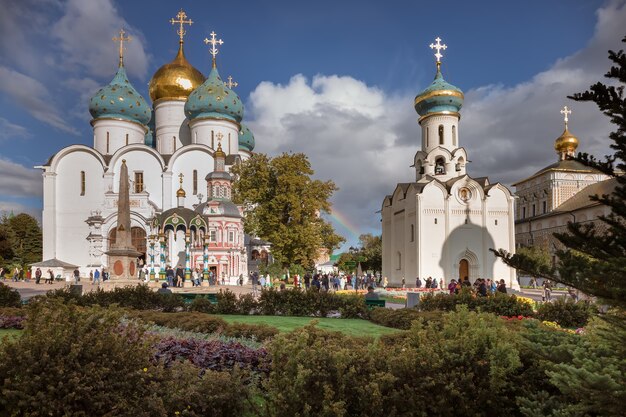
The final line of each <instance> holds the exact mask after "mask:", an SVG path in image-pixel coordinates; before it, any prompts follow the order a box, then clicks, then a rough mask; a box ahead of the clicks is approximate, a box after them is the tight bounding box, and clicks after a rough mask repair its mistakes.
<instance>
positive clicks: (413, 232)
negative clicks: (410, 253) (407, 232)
mask: <svg viewBox="0 0 626 417" xmlns="http://www.w3.org/2000/svg"><path fill="white" fill-rule="evenodd" d="M414 241H415V225H414V224H412V225H411V242H414Z"/></svg>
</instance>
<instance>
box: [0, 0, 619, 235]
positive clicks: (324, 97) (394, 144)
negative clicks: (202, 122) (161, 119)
mask: <svg viewBox="0 0 626 417" xmlns="http://www.w3.org/2000/svg"><path fill="white" fill-rule="evenodd" d="M180 8H182V9H184V10H185V12H186V13H187V15H188V16H189V17H190V18H191V19H192V20H193V21H194V24H193V25H192V26H191V27H188V28H187V35H186V38H185V39H186V40H185V53H186V56H187V59H188V60H189V61H190V62H191V64H192V65H194V66H195V67H196V68H198V69H199V70H200V71H202V72H203V73H204V74H205V75H206V74H208V72H209V71H210V55H209V54H208V48H207V47H206V45H205V44H204V43H203V42H202V40H203V39H204V38H205V37H207V36H209V33H210V32H211V31H215V32H216V33H217V35H218V37H219V38H221V39H223V41H224V44H223V45H222V47H221V49H220V52H219V55H218V68H219V70H220V74H221V75H222V77H227V76H228V75H232V76H233V78H234V80H235V81H237V82H238V83H239V86H238V87H237V88H236V89H235V91H236V92H237V93H238V94H239V96H240V97H241V99H242V100H243V102H244V103H245V115H244V122H245V123H247V125H248V126H249V127H250V129H251V130H252V132H253V134H254V136H255V138H256V148H255V151H258V152H264V153H268V154H269V155H278V154H280V153H281V152H304V153H306V154H307V155H308V157H309V159H310V161H311V163H312V167H313V169H314V170H315V177H316V178H318V179H322V180H327V179H331V180H333V181H334V182H335V183H336V184H337V186H338V187H339V191H337V192H336V193H335V195H334V196H333V198H332V203H333V215H332V216H331V217H330V218H329V219H330V220H331V221H332V222H333V224H334V225H335V227H336V230H337V232H339V233H340V234H341V235H343V236H344V237H345V238H346V239H347V242H346V244H345V245H344V246H345V247H347V246H349V245H354V244H355V243H356V241H357V239H358V235H359V234H361V233H374V234H380V233H381V226H380V215H379V214H377V213H376V212H377V211H378V210H379V209H380V207H381V204H382V200H383V198H384V196H385V195H387V194H391V193H392V192H393V190H394V188H395V185H396V183H398V182H410V181H414V179H415V174H414V171H413V170H412V168H410V165H411V164H412V161H413V156H414V154H415V152H417V151H418V150H419V148H420V144H421V137H420V128H419V125H418V123H417V119H418V115H417V114H416V113H415V110H414V109H413V106H412V105H413V99H414V97H415V96H416V95H417V94H419V93H420V92H421V91H422V90H423V89H424V88H426V87H427V86H428V85H429V84H430V82H431V81H432V79H433V77H434V74H435V64H434V56H433V51H431V50H430V48H429V47H428V45H429V44H430V43H432V42H433V41H434V39H435V38H436V37H440V38H441V39H442V42H443V43H445V44H446V45H447V46H448V48H447V49H446V50H445V51H443V54H444V57H443V58H442V61H443V66H442V70H443V75H444V77H445V78H446V80H447V81H448V82H450V83H452V84H454V85H456V86H457V87H459V88H461V89H462V90H463V91H464V93H465V103H464V106H463V108H462V110H461V116H462V118H461V122H460V125H459V132H458V135H459V144H460V145H461V146H463V147H465V148H466V150H467V152H468V155H469V159H470V161H471V163H470V164H468V173H469V174H470V175H471V176H474V177H481V176H489V178H490V181H491V182H492V183H494V182H501V183H503V184H506V185H510V184H512V183H513V182H515V181H516V180H519V179H523V178H525V177H526V176H528V175H531V174H532V173H534V172H535V171H537V170H539V169H541V168H542V167H545V166H547V165H549V164H551V163H552V162H555V161H556V154H555V153H554V150H553V145H554V140H555V139H556V138H557V137H558V136H559V135H560V134H561V132H562V131H563V119H562V115H561V114H560V113H559V111H560V109H561V108H562V107H563V106H564V105H567V106H568V107H570V108H571V109H572V111H573V113H572V114H571V115H570V130H571V131H572V133H574V134H575V135H576V136H577V137H578V138H579V140H580V146H579V150H581V151H585V152H589V153H592V154H595V155H596V156H600V157H601V156H604V155H605V154H607V153H609V152H610V151H609V141H608V139H607V138H608V133H609V132H610V131H611V125H610V123H609V122H608V119H607V118H606V117H605V116H603V115H602V114H601V113H600V112H599V111H598V110H597V109H596V108H595V106H594V105H593V104H591V103H577V102H573V101H572V100H568V99H567V96H568V95H571V94H572V93H576V92H580V91H584V90H585V89H586V88H587V87H588V86H590V85H591V84H593V83H594V82H596V81H599V80H602V79H603V74H604V73H605V72H606V70H607V69H608V67H609V65H610V63H609V61H608V59H607V51H608V50H609V49H613V50H618V49H623V48H624V45H623V44H622V43H621V42H620V40H621V39H622V38H623V37H624V35H626V30H625V29H624V28H625V27H626V26H625V25H624V24H625V23H626V0H608V1H607V0H602V1H600V0H550V1H546V0H526V1H517V2H510V1H507V2H503V1H495V0H494V1H491V0H476V1H472V2H468V1H447V2H432V1H418V0H412V1H411V0H406V1H404V0H387V1H385V2H380V1H363V0H343V1H336V0H335V1H327V0H319V1H316V2H304V1H294V0H291V1H271V0H265V1H257V2H251V1H239V0H231V1H229V2H201V1H197V0H196V1H192V0H179V1H171V0H170V1H156V0H150V1H148V0H133V1H121V0H0V10H2V13H1V14H0V211H9V210H13V211H14V212H20V211H25V212H28V213H30V214H33V215H35V216H36V217H38V218H41V207H42V178H41V171H40V170H37V169H35V168H34V167H35V166H37V165H41V164H42V163H44V162H45V161H46V160H47V159H48V158H49V157H50V156H51V155H53V154H54V153H56V152H57V151H59V150H60V149H61V148H63V147H65V146H68V145H71V144H75V143H80V144H86V145H90V146H93V139H92V130H91V126H90V124H89V121H90V115H89V112H88V101H89V98H90V97H91V96H92V95H93V94H94V93H95V92H96V91H97V90H98V89H99V88H100V87H101V86H103V85H106V84H107V83H108V82H109V81H110V80H111V78H112V77H113V75H114V73H115V71H116V67H117V61H118V60H117V46H116V44H115V43H114V42H113V41H112V40H111V38H112V37H113V36H116V34H117V32H118V31H119V29H120V28H121V27H123V28H124V29H125V30H126V32H127V33H128V34H130V36H131V37H133V40H132V41H131V42H130V43H129V44H128V46H127V50H126V52H125V58H124V63H125V66H126V68H127V72H128V74H129V77H130V80H131V82H132V83H133V85H134V87H135V88H136V89H137V90H138V91H139V92H140V93H141V94H142V95H143V96H144V97H145V98H146V99H147V100H149V96H148V92H147V86H148V82H149V80H150V78H151V76H152V74H154V72H155V71H156V70H157V69H158V68H159V67H160V66H161V65H163V64H165V63H167V62H169V61H171V60H172V59H173V58H174V56H175V53H176V50H177V47H178V36H177V35H176V28H175V27H173V26H172V25H171V24H170V23H169V20H170V19H171V18H173V17H175V15H176V13H177V12H178V10H179V9H180Z"/></svg>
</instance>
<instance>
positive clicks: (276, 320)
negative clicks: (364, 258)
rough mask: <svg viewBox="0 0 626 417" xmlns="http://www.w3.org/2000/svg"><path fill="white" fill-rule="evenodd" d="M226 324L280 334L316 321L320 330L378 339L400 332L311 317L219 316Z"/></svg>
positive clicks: (353, 321)
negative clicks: (259, 326)
mask: <svg viewBox="0 0 626 417" xmlns="http://www.w3.org/2000/svg"><path fill="white" fill-rule="evenodd" d="M219 317H221V318H223V319H224V320H226V321H227V322H228V323H248V324H267V325H269V326H274V327H276V328H277V329H278V330H280V331H281V332H290V331H292V330H295V329H298V328H300V327H304V326H306V325H307V324H309V323H310V322H311V320H317V321H318V324H317V326H318V327H319V328H320V329H324V330H329V331H336V332H342V333H345V334H347V335H349V336H372V337H376V338H377V337H379V336H381V335H384V334H390V333H397V332H399V331H401V330H397V329H392V328H390V327H384V326H379V325H378V324H374V323H372V322H369V321H367V320H359V319H331V318H313V317H282V316H237V315H227V314H223V315H219Z"/></svg>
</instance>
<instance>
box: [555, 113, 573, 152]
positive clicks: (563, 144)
mask: <svg viewBox="0 0 626 417" xmlns="http://www.w3.org/2000/svg"><path fill="white" fill-rule="evenodd" d="M561 114H562V115H563V122H564V123H565V130H563V133H562V134H561V136H559V137H558V138H556V141H554V149H555V150H556V153H557V155H559V160H564V159H566V158H567V157H571V156H574V155H576V149H577V148H578V138H577V137H576V136H574V135H572V134H571V133H570V131H569V127H568V123H569V117H568V116H569V115H570V114H572V111H571V110H570V109H569V108H568V107H567V106H565V107H563V109H562V110H561Z"/></svg>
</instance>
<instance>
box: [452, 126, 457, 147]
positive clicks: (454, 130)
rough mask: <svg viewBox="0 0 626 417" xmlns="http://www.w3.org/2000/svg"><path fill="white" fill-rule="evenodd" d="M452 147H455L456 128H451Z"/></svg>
mask: <svg viewBox="0 0 626 417" xmlns="http://www.w3.org/2000/svg"><path fill="white" fill-rule="evenodd" d="M452 146H456V126H452Z"/></svg>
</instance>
